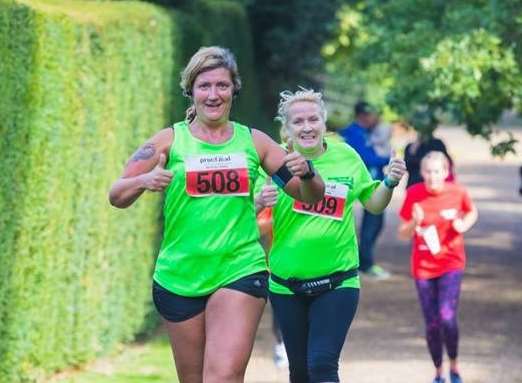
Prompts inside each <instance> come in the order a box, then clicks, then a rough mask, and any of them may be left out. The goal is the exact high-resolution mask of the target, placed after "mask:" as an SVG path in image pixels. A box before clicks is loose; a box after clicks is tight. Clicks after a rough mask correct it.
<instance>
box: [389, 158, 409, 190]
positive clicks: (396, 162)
mask: <svg viewBox="0 0 522 383" xmlns="http://www.w3.org/2000/svg"><path fill="white" fill-rule="evenodd" d="M404 174H406V163H405V162H404V160H403V159H402V158H399V157H397V156H396V155H395V153H393V154H392V158H391V159H390V163H389V164H388V174H387V175H386V177H388V179H389V180H390V182H391V183H392V184H395V185H396V184H398V183H399V182H400V181H401V178H402V177H403V176H404Z"/></svg>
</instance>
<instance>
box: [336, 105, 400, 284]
mask: <svg viewBox="0 0 522 383" xmlns="http://www.w3.org/2000/svg"><path fill="white" fill-rule="evenodd" d="M354 114H355V121H354V122H352V123H351V124H350V125H348V126H347V127H345V128H343V129H341V130H340V131H339V134H340V135H341V136H342V137H343V138H344V140H345V141H346V143H347V144H348V145H350V146H351V147H352V148H353V149H355V151H356V152H357V153H358V154H359V155H360V156H361V158H362V160H363V162H364V164H365V165H366V167H367V168H368V171H369V172H370V175H371V176H372V178H373V179H375V180H383V179H384V168H385V167H386V165H387V164H388V162H389V161H390V157H391V147H390V145H389V138H390V135H389V132H386V131H385V130H384V128H383V127H378V126H379V114H378V113H377V110H376V109H375V108H374V107H373V106H372V105H370V104H369V103H367V102H366V101H359V102H357V103H356V104H355V107H354ZM383 226H384V213H380V214H373V213H371V212H369V211H368V210H366V209H364V212H363V217H362V222H361V226H360V230H359V259H360V264H359V270H360V271H362V272H363V273H365V274H366V275H367V276H369V277H372V278H374V279H387V278H389V277H390V272H389V271H387V270H385V269H384V268H383V267H381V266H379V265H377V264H376V263H375V259H374V258H375V256H374V251H375V243H376V241H377V239H378V237H379V235H380V234H381V232H382V229H383Z"/></svg>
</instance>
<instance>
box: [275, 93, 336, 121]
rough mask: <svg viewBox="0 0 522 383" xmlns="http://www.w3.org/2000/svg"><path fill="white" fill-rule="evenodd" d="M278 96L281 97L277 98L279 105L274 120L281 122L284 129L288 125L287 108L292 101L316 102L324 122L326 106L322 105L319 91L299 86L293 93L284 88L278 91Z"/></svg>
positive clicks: (321, 96)
mask: <svg viewBox="0 0 522 383" xmlns="http://www.w3.org/2000/svg"><path fill="white" fill-rule="evenodd" d="M279 96H280V97H281V98H280V100H279V106H278V108H277V116H276V118H275V120H276V121H279V122H280V123H281V125H282V128H285V129H286V128H287V126H288V125H287V123H288V109H289V108H290V106H291V105H292V104H293V103H294V102H298V101H310V102H314V103H315V104H317V106H319V110H320V112H321V117H322V118H323V121H324V122H325V123H326V118H327V112H326V106H325V105H324V101H323V95H322V94H321V93H320V92H315V91H314V90H313V89H306V88H303V87H302V86H300V87H299V90H298V91H296V92H295V93H292V92H291V91H289V90H284V91H282V92H281V93H279Z"/></svg>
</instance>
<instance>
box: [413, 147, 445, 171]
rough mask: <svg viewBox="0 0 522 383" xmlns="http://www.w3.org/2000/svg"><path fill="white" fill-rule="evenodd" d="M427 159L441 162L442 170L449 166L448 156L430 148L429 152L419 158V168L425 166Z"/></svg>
mask: <svg viewBox="0 0 522 383" xmlns="http://www.w3.org/2000/svg"><path fill="white" fill-rule="evenodd" d="M428 161H440V162H441V163H442V167H443V168H444V170H448V171H449V168H450V163H449V160H448V157H446V155H445V154H444V153H443V152H440V151H437V150H432V151H431V152H428V153H426V155H425V156H424V157H422V159H421V163H420V167H421V169H422V168H423V167H424V166H425V164H426V163H427V162H428Z"/></svg>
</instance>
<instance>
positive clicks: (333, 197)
mask: <svg viewBox="0 0 522 383" xmlns="http://www.w3.org/2000/svg"><path fill="white" fill-rule="evenodd" d="M347 195H348V186H346V185H343V184H340V183H336V182H326V184H325V191H324V197H323V199H322V200H321V201H319V202H316V203H314V204H307V203H304V202H301V201H297V200H295V201H294V207H293V210H294V211H295V212H297V213H301V214H309V215H316V216H320V217H324V218H329V219H335V220H337V221H341V220H342V219H343V216H344V205H345V204H346V196H347Z"/></svg>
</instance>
